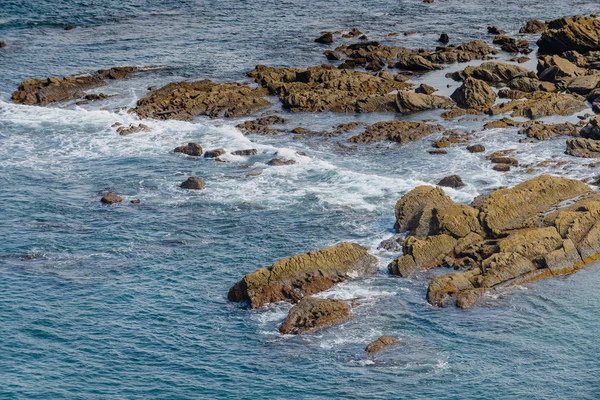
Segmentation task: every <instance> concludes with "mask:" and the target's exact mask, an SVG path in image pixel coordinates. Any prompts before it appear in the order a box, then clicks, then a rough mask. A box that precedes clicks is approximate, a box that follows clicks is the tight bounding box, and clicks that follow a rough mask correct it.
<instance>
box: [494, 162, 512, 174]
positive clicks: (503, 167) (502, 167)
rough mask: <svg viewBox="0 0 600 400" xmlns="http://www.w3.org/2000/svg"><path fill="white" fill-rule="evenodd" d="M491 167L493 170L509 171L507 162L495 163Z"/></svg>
mask: <svg viewBox="0 0 600 400" xmlns="http://www.w3.org/2000/svg"><path fill="white" fill-rule="evenodd" d="M492 169H493V170H494V171H499V172H508V171H510V165H509V164H496V165H494V166H493V167H492Z"/></svg>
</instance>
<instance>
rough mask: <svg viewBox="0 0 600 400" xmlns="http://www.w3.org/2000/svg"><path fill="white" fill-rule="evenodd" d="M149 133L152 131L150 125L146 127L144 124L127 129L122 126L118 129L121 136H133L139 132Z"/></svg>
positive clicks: (130, 126) (131, 125)
mask: <svg viewBox="0 0 600 400" xmlns="http://www.w3.org/2000/svg"><path fill="white" fill-rule="evenodd" d="M148 131H150V127H149V126H148V125H144V124H137V125H134V124H130V125H129V126H127V127H125V126H120V127H119V128H117V132H118V133H119V135H121V136H127V135H131V134H134V133H138V132H148Z"/></svg>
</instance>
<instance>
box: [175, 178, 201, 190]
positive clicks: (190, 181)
mask: <svg viewBox="0 0 600 400" xmlns="http://www.w3.org/2000/svg"><path fill="white" fill-rule="evenodd" d="M205 186H206V183H205V182H204V179H202V178H198V177H197V176H190V177H189V178H187V179H186V180H185V181H184V182H182V183H181V185H179V187H180V188H182V189H189V190H202V189H204V187H205Z"/></svg>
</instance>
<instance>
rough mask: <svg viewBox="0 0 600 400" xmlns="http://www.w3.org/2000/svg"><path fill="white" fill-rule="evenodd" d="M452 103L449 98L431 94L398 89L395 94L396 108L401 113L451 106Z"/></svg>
mask: <svg viewBox="0 0 600 400" xmlns="http://www.w3.org/2000/svg"><path fill="white" fill-rule="evenodd" d="M453 105H454V103H453V102H452V100H450V99H449V98H447V97H443V96H436V95H433V94H422V93H413V92H405V91H399V92H398V94H397V95H396V108H397V109H398V111H400V112H402V113H412V112H417V111H425V110H433V109H437V108H451V107H452V106H453Z"/></svg>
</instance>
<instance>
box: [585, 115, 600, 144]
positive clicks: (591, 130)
mask: <svg viewBox="0 0 600 400" xmlns="http://www.w3.org/2000/svg"><path fill="white" fill-rule="evenodd" d="M581 137H583V138H586V139H594V140H600V117H593V118H590V120H589V121H588V123H587V124H586V125H585V126H584V127H583V128H582V129H581Z"/></svg>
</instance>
